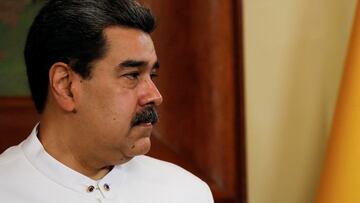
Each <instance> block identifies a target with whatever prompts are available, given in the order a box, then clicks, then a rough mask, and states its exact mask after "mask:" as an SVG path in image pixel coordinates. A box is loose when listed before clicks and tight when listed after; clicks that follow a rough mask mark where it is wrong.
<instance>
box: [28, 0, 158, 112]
mask: <svg viewBox="0 0 360 203" xmlns="http://www.w3.org/2000/svg"><path fill="white" fill-rule="evenodd" d="M110 26H122V27H129V28H135V29H140V30H142V31H144V32H146V33H151V32H152V31H153V30H154V29H155V18H154V16H153V15H152V14H151V12H150V10H149V9H148V8H145V7H143V6H141V5H140V4H139V3H137V2H136V1H134V0H50V1H48V2H47V3H46V4H45V6H44V7H43V8H42V9H41V10H40V11H39V13H38V15H37V16H36V18H35V20H34V22H33V24H32V25H31V28H30V30H29V33H28V37H27V41H26V45H25V50H24V56H25V63H26V71H27V76H28V81H29V86H30V90H31V94H32V99H33V101H34V103H35V107H36V110H37V111H38V112H39V113H42V112H43V111H44V108H45V104H46V100H47V96H48V84H49V76H48V74H49V69H50V67H51V66H52V65H53V64H54V63H56V62H64V63H67V64H69V65H71V68H72V69H73V70H74V71H75V72H76V73H78V74H79V75H81V76H82V77H83V78H84V79H89V78H90V77H91V68H92V67H91V62H93V61H94V60H96V59H100V58H101V57H103V56H104V54H105V51H106V49H105V47H106V40H105V38H104V36H103V30H104V29H105V28H107V27H110Z"/></svg>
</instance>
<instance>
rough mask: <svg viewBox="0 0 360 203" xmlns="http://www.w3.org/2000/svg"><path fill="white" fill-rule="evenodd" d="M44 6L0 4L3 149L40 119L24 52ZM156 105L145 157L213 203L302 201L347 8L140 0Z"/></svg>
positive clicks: (349, 18) (315, 171) (317, 161)
mask: <svg viewBox="0 0 360 203" xmlns="http://www.w3.org/2000/svg"><path fill="white" fill-rule="evenodd" d="M43 2H44V1H42V0H37V1H35V0H33V1H31V0H0V150H1V151H3V150H5V149H6V148H7V147H8V146H11V145H13V144H17V143H19V142H20V141H21V140H22V139H24V138H25V137H26V136H27V135H28V134H29V133H30V130H31V129H32V127H33V125H34V124H35V123H36V122H37V120H38V115H37V114H36V113H35V111H34V108H33V106H32V103H31V99H30V97H29V91H28V88H27V82H26V74H25V67H24V62H23V58H22V51H23V46H24V41H25V38H26V32H27V29H28V27H29V26H30V23H31V22H32V19H33V17H34V16H35V14H36V12H37V10H38V9H39V8H40V7H41V5H42V4H43ZM141 2H143V3H144V4H146V5H148V6H149V7H150V8H152V9H153V12H154V13H155V15H156V16H157V18H158V27H157V30H156V31H155V32H154V33H153V38H154V42H155V45H156V49H157V53H158V57H159V59H160V62H161V70H160V77H159V79H158V81H157V82H158V86H159V89H160V91H161V92H162V94H163V96H164V103H163V105H162V106H161V107H160V109H159V111H160V116H161V122H160V123H159V125H158V127H157V129H156V131H155V132H154V134H153V143H154V144H153V148H152V150H151V155H153V156H155V157H159V158H161V159H165V160H168V161H171V162H175V163H177V164H179V165H181V166H182V167H184V168H186V169H188V170H190V171H191V172H193V173H195V174H196V175H198V176H199V177H201V178H202V179H203V180H205V181H206V182H207V183H208V184H209V185H210V187H211V189H212V191H213V193H214V196H215V200H216V202H217V203H221V202H223V203H224V202H228V203H230V202H231V203H235V202H239V203H240V202H241V203H245V202H246V203H309V202H313V201H314V198H315V194H316V190H317V187H318V181H319V177H320V172H321V166H322V162H323V158H324V153H325V147H326V141H327V138H328V134H329V130H330V127H331V122H332V115H333V112H334V108H335V103H336V98H337V94H338V89H339V82H340V79H341V75H342V70H343V66H344V60H345V56H346V51H347V46H348V41H349V36H350V31H351V26H352V22H353V16H354V12H355V5H356V0H347V1H341V0H317V1H313V0H312V1H311V0H273V1H267V0H181V1H172V0H142V1H141Z"/></svg>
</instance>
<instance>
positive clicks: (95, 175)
mask: <svg viewBox="0 0 360 203" xmlns="http://www.w3.org/2000/svg"><path fill="white" fill-rule="evenodd" d="M55 116H56V115H55ZM51 117H52V116H49V115H46V113H44V115H42V119H41V120H40V126H39V129H38V138H39V140H40V142H41V144H42V145H43V147H44V149H45V151H46V152H47V153H48V154H49V155H51V156H52V157H53V158H55V159H56V160H57V161H59V162H61V163H62V164H64V165H66V166H68V167H69V168H71V169H73V170H75V171H77V172H79V173H81V174H83V175H85V176H87V177H89V178H91V179H93V180H99V179H101V178H103V177H104V176H105V175H106V174H107V173H109V171H110V170H111V169H112V168H113V166H111V165H106V164H104V163H102V162H101V161H97V160H96V158H95V156H92V155H91V154H90V153H87V152H85V150H84V149H80V147H79V146H84V144H76V143H79V142H81V140H74V139H73V138H74V137H77V136H76V135H74V134H76V133H74V132H72V130H71V129H72V128H69V125H67V124H66V122H63V123H62V122H61V121H60V122H59V120H60V119H58V118H57V119H56V121H57V122H51V121H52V119H51Z"/></svg>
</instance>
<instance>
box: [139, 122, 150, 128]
mask: <svg viewBox="0 0 360 203" xmlns="http://www.w3.org/2000/svg"><path fill="white" fill-rule="evenodd" d="M140 126H142V127H149V128H150V127H151V128H152V127H153V124H152V123H150V122H149V123H141V124H140Z"/></svg>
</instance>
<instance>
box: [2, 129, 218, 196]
mask: <svg viewBox="0 0 360 203" xmlns="http://www.w3.org/2000/svg"><path fill="white" fill-rule="evenodd" d="M0 180H1V181H0V202H6V203H42V202H44V203H72V202H74V203H91V202H94V203H95V202H97V203H100V202H101V203H213V202H214V201H213V198H212V195H211V192H210V189H209V187H208V186H207V184H206V183H205V182H203V181H201V180H200V179H199V178H197V177H196V176H194V175H192V174H191V173H189V172H187V171H185V170H184V169H182V168H180V167H178V166H176V165H174V164H171V163H168V162H164V161H160V160H157V159H154V158H151V157H148V156H137V157H135V158H133V159H132V160H130V161H129V162H127V163H125V164H121V165H117V166H115V167H114V168H113V169H112V170H111V171H110V172H109V173H108V174H107V175H106V176H105V177H104V178H102V179H101V180H98V181H95V180H92V179H90V178H88V177H86V176H84V175H82V174H80V173H78V172H76V171H74V170H72V169H70V168H69V167H67V166H65V165H63V164H62V163H61V162H59V161H57V160H56V159H54V158H53V157H52V156H50V155H49V154H48V153H47V152H46V151H45V150H44V148H43V146H42V144H41V143H40V141H39V139H38V138H37V131H36V128H34V130H33V131H32V133H31V134H30V136H29V137H28V138H27V139H26V140H24V141H23V142H22V143H21V144H19V145H17V146H14V147H11V148H9V149H7V150H6V151H5V152H4V153H3V154H1V155H0Z"/></svg>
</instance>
